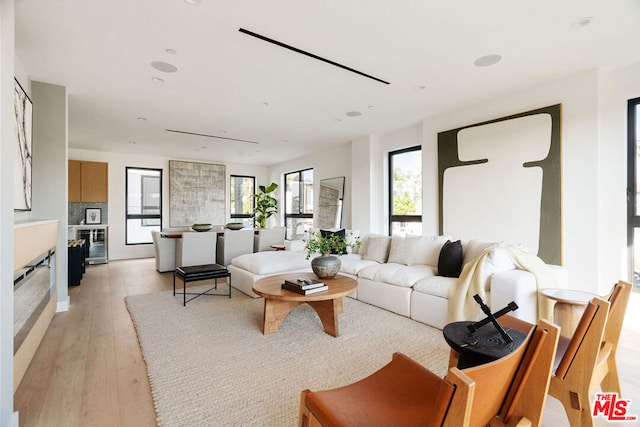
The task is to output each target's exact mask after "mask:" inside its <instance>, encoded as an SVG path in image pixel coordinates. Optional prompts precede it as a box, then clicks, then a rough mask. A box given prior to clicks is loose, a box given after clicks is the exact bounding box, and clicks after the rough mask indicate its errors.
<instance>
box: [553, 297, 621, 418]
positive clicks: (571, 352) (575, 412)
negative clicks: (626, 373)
mask: <svg viewBox="0 0 640 427" xmlns="http://www.w3.org/2000/svg"><path fill="white" fill-rule="evenodd" d="M608 313H609V302H608V301H605V300H604V299H602V298H599V297H595V298H593V299H592V300H591V301H590V302H589V303H587V306H586V307H585V310H584V313H583V314H582V317H581V318H580V322H579V323H578V326H577V327H576V330H575V332H574V334H573V336H572V337H571V338H566V337H561V338H560V342H559V344H558V353H557V355H556V363H555V365H556V366H555V371H554V372H553V374H552V376H551V383H550V384H549V395H550V396H553V397H555V398H556V399H558V400H559V401H560V402H561V403H562V405H563V406H564V409H565V412H566V413H567V417H568V418H569V424H570V425H571V426H572V427H576V426H593V416H592V413H593V408H592V405H591V397H592V396H593V394H594V393H595V389H596V387H597V386H598V385H599V384H600V383H601V382H602V379H603V377H604V375H605V372H606V371H605V370H604V367H606V366H607V360H608V358H609V356H610V354H611V350H612V346H611V343H608V342H605V341H603V338H604V331H605V327H606V325H607V316H608Z"/></svg>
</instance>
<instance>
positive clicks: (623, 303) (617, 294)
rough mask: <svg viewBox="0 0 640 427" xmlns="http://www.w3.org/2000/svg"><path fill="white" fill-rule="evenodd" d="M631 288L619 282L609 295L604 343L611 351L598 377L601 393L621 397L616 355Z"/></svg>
mask: <svg viewBox="0 0 640 427" xmlns="http://www.w3.org/2000/svg"><path fill="white" fill-rule="evenodd" d="M632 288H633V286H632V285H631V283H627V282H624V281H622V280H620V281H618V283H616V285H615V286H614V287H613V290H612V291H611V293H610V294H609V304H610V307H609V317H608V318H607V326H606V327H605V329H604V342H606V343H609V344H610V345H611V351H610V352H609V357H608V358H607V363H606V365H605V364H602V365H603V366H601V367H600V370H601V372H600V373H599V375H598V377H599V376H601V377H602V379H601V380H600V388H601V389H602V391H604V392H611V393H618V396H622V391H621V390H620V380H619V378H618V365H617V364H616V353H617V351H618V341H619V340H620V333H621V332H622V323H623V322H624V316H625V314H626V312H627V305H628V303H629V298H630V296H631V290H632Z"/></svg>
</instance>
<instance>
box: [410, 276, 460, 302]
mask: <svg viewBox="0 0 640 427" xmlns="http://www.w3.org/2000/svg"><path fill="white" fill-rule="evenodd" d="M456 283H458V279H457V278H455V277H444V276H433V277H425V278H424V279H421V280H419V281H418V282H416V284H415V285H413V290H414V291H415V292H420V293H423V294H428V295H435V296H437V297H441V298H445V299H448V298H449V289H451V287H453V286H455V285H456Z"/></svg>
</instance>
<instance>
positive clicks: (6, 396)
mask: <svg viewBox="0 0 640 427" xmlns="http://www.w3.org/2000/svg"><path fill="white" fill-rule="evenodd" d="M13 46H14V1H13V0H2V1H0V197H1V198H2V203H0V235H1V236H2V238H1V239H0V283H2V284H3V285H6V284H9V283H12V282H13V221H14V215H13V165H14V137H15V133H14V125H13V119H14V118H13V111H14V110H13V76H14V69H13V68H14V55H15V54H14V47H13ZM13 423H15V424H13ZM0 425H1V426H9V425H17V423H16V422H15V418H14V414H13V287H12V286H1V287H0Z"/></svg>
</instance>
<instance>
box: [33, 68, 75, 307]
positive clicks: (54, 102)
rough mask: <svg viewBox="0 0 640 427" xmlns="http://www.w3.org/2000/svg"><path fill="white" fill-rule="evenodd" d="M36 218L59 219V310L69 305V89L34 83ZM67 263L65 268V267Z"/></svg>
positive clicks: (34, 187)
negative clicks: (67, 201)
mask: <svg viewBox="0 0 640 427" xmlns="http://www.w3.org/2000/svg"><path fill="white" fill-rule="evenodd" d="M31 91H32V101H33V171H32V188H33V191H32V196H33V197H32V198H33V201H32V203H31V205H32V211H31V214H32V217H33V219H57V220H58V253H57V256H56V262H57V269H56V272H57V275H58V282H57V290H58V308H57V309H58V311H66V310H67V309H68V308H69V292H68V270H67V268H66V266H67V260H68V252H67V232H66V230H67V203H66V200H67V167H66V166H67V123H68V120H67V90H66V88H65V87H64V86H58V85H51V84H47V83H42V82H36V81H33V82H31ZM63 266H64V267H63Z"/></svg>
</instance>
